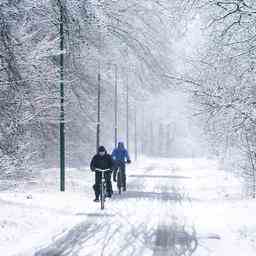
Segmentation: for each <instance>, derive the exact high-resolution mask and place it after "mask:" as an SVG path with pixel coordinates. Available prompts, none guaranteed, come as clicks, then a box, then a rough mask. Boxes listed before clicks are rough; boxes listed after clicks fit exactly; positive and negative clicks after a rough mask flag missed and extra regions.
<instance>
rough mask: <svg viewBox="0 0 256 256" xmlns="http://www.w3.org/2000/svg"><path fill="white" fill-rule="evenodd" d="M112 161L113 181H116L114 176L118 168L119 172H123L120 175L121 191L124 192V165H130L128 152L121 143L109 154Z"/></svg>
mask: <svg viewBox="0 0 256 256" xmlns="http://www.w3.org/2000/svg"><path fill="white" fill-rule="evenodd" d="M111 156H112V159H113V160H114V176H113V179H114V181H116V174H117V170H118V168H120V171H121V172H123V175H122V185H123V191H126V170H125V163H126V162H127V163H131V160H130V156H129V153H128V151H127V150H126V149H125V147H124V143H123V142H119V143H118V146H117V148H115V149H114V150H113V152H112V154H111Z"/></svg>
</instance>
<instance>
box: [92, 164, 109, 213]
mask: <svg viewBox="0 0 256 256" xmlns="http://www.w3.org/2000/svg"><path fill="white" fill-rule="evenodd" d="M95 171H96V172H100V173H101V183H100V208H101V210H103V209H104V203H105V198H106V179H105V175H104V173H106V172H110V171H111V170H110V169H105V170H103V169H97V168H96V169H95Z"/></svg>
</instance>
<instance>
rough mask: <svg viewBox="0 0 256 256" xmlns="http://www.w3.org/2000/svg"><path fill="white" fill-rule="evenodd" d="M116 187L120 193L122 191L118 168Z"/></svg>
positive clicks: (120, 174)
mask: <svg viewBox="0 0 256 256" xmlns="http://www.w3.org/2000/svg"><path fill="white" fill-rule="evenodd" d="M117 189H118V193H119V195H120V194H121V193H122V172H121V170H120V168H118V171H117Z"/></svg>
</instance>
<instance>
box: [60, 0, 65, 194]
mask: <svg viewBox="0 0 256 256" xmlns="http://www.w3.org/2000/svg"><path fill="white" fill-rule="evenodd" d="M59 4H60V191H65V112H64V54H63V50H64V28H63V6H62V3H61V2H60V1H59Z"/></svg>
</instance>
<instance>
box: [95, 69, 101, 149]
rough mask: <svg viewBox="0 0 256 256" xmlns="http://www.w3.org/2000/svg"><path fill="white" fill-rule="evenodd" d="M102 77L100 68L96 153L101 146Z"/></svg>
mask: <svg viewBox="0 0 256 256" xmlns="http://www.w3.org/2000/svg"><path fill="white" fill-rule="evenodd" d="M100 82H101V76H100V66H99V73H98V116H97V138H96V152H97V151H98V148H99V146H100V96H101V88H100Z"/></svg>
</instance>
